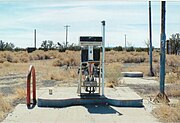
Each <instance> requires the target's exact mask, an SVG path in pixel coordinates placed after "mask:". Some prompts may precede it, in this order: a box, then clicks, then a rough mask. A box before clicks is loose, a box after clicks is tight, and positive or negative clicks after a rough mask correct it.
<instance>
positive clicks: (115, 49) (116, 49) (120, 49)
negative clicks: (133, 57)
mask: <svg viewBox="0 0 180 123" xmlns="http://www.w3.org/2000/svg"><path fill="white" fill-rule="evenodd" d="M113 50H114V51H123V48H122V46H118V47H114V48H113Z"/></svg>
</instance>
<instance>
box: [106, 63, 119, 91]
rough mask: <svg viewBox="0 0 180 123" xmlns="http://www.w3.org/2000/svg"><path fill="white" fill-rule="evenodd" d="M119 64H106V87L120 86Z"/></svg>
mask: <svg viewBox="0 0 180 123" xmlns="http://www.w3.org/2000/svg"><path fill="white" fill-rule="evenodd" d="M121 72H122V69H121V64H119V63H111V64H107V65H106V67H105V78H107V79H106V80H105V81H106V87H110V88H113V87H115V86H118V85H119V84H120V79H119V78H120V77H121Z"/></svg>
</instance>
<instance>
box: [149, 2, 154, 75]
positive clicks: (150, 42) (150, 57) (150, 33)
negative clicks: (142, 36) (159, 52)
mask: <svg viewBox="0 0 180 123" xmlns="http://www.w3.org/2000/svg"><path fill="white" fill-rule="evenodd" d="M151 27H152V26H151V1H149V46H150V47H149V64H150V71H149V75H150V76H154V72H153V67H152V28H151Z"/></svg>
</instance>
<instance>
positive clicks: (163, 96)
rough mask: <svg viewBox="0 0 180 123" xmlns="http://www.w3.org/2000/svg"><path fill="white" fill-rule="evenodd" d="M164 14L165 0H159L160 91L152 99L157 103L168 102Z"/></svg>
mask: <svg viewBox="0 0 180 123" xmlns="http://www.w3.org/2000/svg"><path fill="white" fill-rule="evenodd" d="M165 15H166V1H161V39H160V41H161V52H160V93H159V94H158V95H157V96H156V98H155V99H154V102H157V103H160V102H161V103H168V102H170V101H169V99H168V97H167V95H166V94H165V91H164V88H165V87H164V86H165V61H166V53H165V45H166V33H165Z"/></svg>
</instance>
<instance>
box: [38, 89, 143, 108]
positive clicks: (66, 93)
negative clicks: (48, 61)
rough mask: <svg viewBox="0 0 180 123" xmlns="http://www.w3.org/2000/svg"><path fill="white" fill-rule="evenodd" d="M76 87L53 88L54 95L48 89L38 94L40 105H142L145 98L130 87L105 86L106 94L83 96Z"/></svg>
mask: <svg viewBox="0 0 180 123" xmlns="http://www.w3.org/2000/svg"><path fill="white" fill-rule="evenodd" d="M76 90H77V88H76V87H59V88H54V89H52V93H53V94H52V95H50V94H49V90H48V89H46V90H44V91H42V92H41V94H40V95H39V96H38V106H39V107H66V106H73V105H88V104H94V105H99V104H104V105H106V104H108V105H113V106H125V107H142V106H143V99H142V98H141V97H140V96H139V95H137V94H136V93H135V92H134V91H133V90H131V89H130V88H129V87H118V88H105V96H86V97H81V96H78V94H77V93H76Z"/></svg>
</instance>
